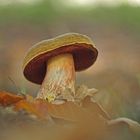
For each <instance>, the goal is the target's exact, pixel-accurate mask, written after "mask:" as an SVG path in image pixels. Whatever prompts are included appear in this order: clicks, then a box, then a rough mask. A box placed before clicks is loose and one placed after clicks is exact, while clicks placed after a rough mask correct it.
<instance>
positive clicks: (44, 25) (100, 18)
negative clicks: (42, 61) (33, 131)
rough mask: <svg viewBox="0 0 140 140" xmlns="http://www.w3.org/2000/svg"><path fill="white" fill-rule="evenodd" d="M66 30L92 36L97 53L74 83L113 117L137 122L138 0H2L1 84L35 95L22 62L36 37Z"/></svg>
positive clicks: (139, 91) (139, 68)
mask: <svg viewBox="0 0 140 140" xmlns="http://www.w3.org/2000/svg"><path fill="white" fill-rule="evenodd" d="M67 32H78V33H82V34H85V35H88V36H89V37H91V38H92V39H93V41H94V43H95V44H96V46H97V49H98V51H99V56H98V59H97V61H96V63H95V64H94V65H93V66H92V67H91V68H89V69H87V70H85V71H83V72H79V73H77V80H76V81H77V85H80V84H84V85H87V86H88V87H89V88H92V87H94V88H97V89H98V90H99V93H98V96H96V99H97V100H98V101H99V102H100V103H101V104H102V105H103V107H104V108H105V109H106V110H107V111H108V112H109V114H110V115H111V116H112V117H113V118H116V117H118V116H120V117H128V118H131V119H134V120H137V121H138V122H140V0H0V89H1V90H6V91H10V92H13V93H23V94H26V93H28V94H32V95H34V96H35V95H36V94H37V91H38V89H39V85H35V84H32V83H30V82H29V81H27V80H26V79H25V78H24V76H23V73H22V61H23V58H24V56H25V54H26V52H27V50H28V49H29V48H30V47H31V46H32V45H34V44H35V43H37V42H38V41H41V40H44V39H49V38H51V37H55V36H57V35H60V34H63V33H67Z"/></svg>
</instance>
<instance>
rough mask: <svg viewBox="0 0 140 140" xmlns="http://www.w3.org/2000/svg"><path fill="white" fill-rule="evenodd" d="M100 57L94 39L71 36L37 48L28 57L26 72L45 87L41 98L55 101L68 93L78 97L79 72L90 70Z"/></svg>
mask: <svg viewBox="0 0 140 140" xmlns="http://www.w3.org/2000/svg"><path fill="white" fill-rule="evenodd" d="M97 55H98V51H97V49H96V48H95V47H94V44H93V42H92V40H91V39H90V38H88V37H87V36H85V35H82V34H78V33H67V34H64V35H61V36H58V37H56V38H53V39H49V40H44V41H41V42H39V43H37V44H36V45H34V46H33V47H32V48H31V49H30V50H29V51H28V52H27V54H26V56H25V58H24V61H23V73H24V76H25V77H26V78H27V79H28V80H29V81H31V82H33V83H36V84H41V88H40V90H39V92H38V95H37V98H41V99H45V100H48V101H49V102H53V101H55V100H56V99H57V97H58V96H59V95H61V94H62V93H63V94H64V93H66V94H67V92H65V91H70V92H71V93H72V94H73V95H74V94H75V71H82V70H85V69H87V68H89V67H90V66H91V65H92V64H93V63H94V62H95V60H96V58H97Z"/></svg>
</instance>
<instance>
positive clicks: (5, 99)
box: [0, 91, 25, 107]
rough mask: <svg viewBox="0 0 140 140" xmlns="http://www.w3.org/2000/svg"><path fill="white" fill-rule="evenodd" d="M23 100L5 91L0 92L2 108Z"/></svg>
mask: <svg viewBox="0 0 140 140" xmlns="http://www.w3.org/2000/svg"><path fill="white" fill-rule="evenodd" d="M24 98H25V97H24V96H19V95H15V94H12V93H9V92H6V91H0V105H2V106H4V107H5V106H10V105H13V104H15V103H17V102H19V101H20V100H23V99H24Z"/></svg>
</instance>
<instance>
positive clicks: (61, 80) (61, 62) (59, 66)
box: [37, 54, 75, 102]
mask: <svg viewBox="0 0 140 140" xmlns="http://www.w3.org/2000/svg"><path fill="white" fill-rule="evenodd" d="M67 92H70V93H71V94H75V68H74V60H73V56H72V54H60V55H58V56H55V57H52V58H50V59H49V60H48V62H47V72H46V76H45V78H44V80H43V83H42V86H41V89H40V91H39V93H38V96H37V98H41V99H47V100H48V101H49V102H52V101H54V100H55V99H57V97H58V96H60V95H61V94H65V93H66V94H67Z"/></svg>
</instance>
